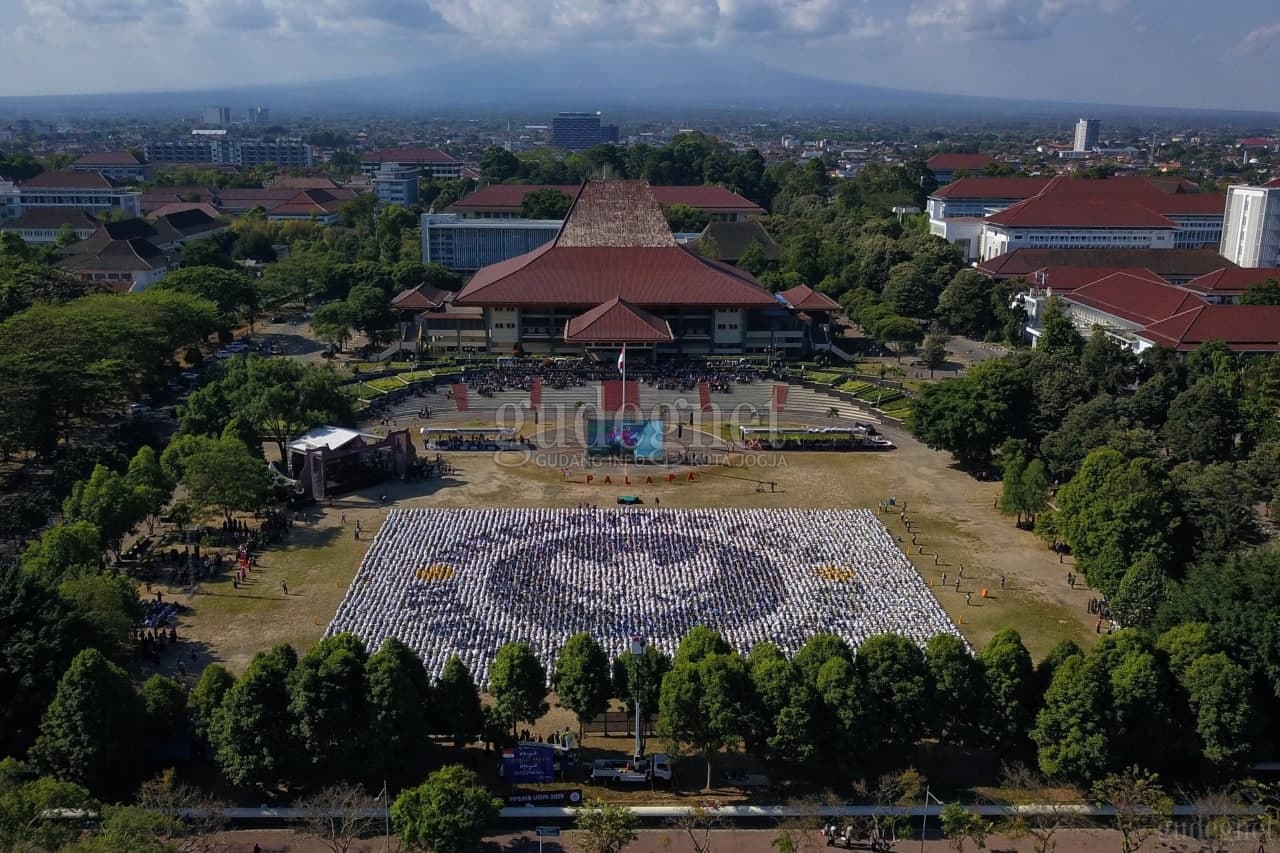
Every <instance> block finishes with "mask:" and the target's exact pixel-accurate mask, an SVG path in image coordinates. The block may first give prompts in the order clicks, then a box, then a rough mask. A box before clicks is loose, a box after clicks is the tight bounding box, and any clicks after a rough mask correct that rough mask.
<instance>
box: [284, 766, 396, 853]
mask: <svg viewBox="0 0 1280 853" xmlns="http://www.w3.org/2000/svg"><path fill="white" fill-rule="evenodd" d="M379 805H380V801H379V800H377V799H375V798H373V797H370V796H369V795H368V794H366V793H365V792H364V790H362V789H361V788H359V787H357V786H355V785H351V784H348V783H346V782H341V783H338V784H336V785H330V786H329V787H327V788H322V789H321V790H319V791H317V792H316V793H314V794H312V795H310V796H309V797H307V798H306V799H304V800H302V802H300V803H298V805H297V806H295V808H300V809H302V820H301V829H302V832H303V833H304V834H306V835H309V836H311V837H312V838H315V839H317V840H318V841H319V842H320V843H321V844H323V845H324V846H325V847H327V848H328V849H329V850H332V851H333V853H347V851H348V850H350V849H351V847H352V846H353V845H354V844H355V843H356V842H357V841H358V840H360V839H361V838H364V837H366V836H368V835H372V834H373V833H374V831H375V830H377V829H378V827H379V826H380V825H381V823H382V820H381V816H380V814H379V813H380V812H381V809H380V808H379Z"/></svg>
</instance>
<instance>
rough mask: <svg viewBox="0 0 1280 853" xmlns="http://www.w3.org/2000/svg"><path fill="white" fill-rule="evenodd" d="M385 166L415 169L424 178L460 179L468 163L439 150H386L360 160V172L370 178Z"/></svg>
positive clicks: (370, 154) (406, 148)
mask: <svg viewBox="0 0 1280 853" xmlns="http://www.w3.org/2000/svg"><path fill="white" fill-rule="evenodd" d="M383 166H391V167H393V168H396V169H414V170H416V171H417V173H418V174H419V175H420V176H422V177H424V178H460V177H462V172H463V169H464V168H465V167H466V163H464V162H463V161H461V160H458V159H456V158H455V157H452V156H450V155H449V154H446V153H445V152H443V151H441V150H439V149H437V148H417V147H413V146H405V147H401V148H385V149H383V150H382V151H373V152H371V153H369V154H365V155H364V156H363V157H362V158H361V160H360V171H362V172H364V173H365V174H366V175H368V176H369V177H373V175H374V174H375V173H376V172H379V171H381V170H382V167H383Z"/></svg>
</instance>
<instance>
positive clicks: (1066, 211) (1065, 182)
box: [944, 177, 1225, 261]
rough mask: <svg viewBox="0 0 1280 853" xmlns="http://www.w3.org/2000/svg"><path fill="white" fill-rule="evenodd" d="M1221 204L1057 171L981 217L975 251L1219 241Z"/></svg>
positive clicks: (982, 254) (1218, 199)
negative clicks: (1031, 193) (1027, 193)
mask: <svg viewBox="0 0 1280 853" xmlns="http://www.w3.org/2000/svg"><path fill="white" fill-rule="evenodd" d="M992 180H1001V179H998V178H997V179H992ZM944 189H945V188H944ZM1224 206H1225V199H1224V198H1223V197H1222V196H1218V195H1213V194H1209V193H1186V192H1165V191H1163V190H1162V189H1160V188H1158V187H1156V186H1155V185H1153V184H1151V183H1150V182H1148V181H1146V180H1144V179H1142V178H1134V177H1125V178H1111V179H1108V180H1085V179H1079V178H1069V177H1057V178H1053V179H1052V180H1050V181H1049V183H1048V184H1046V185H1045V187H1044V189H1042V190H1041V191H1040V192H1039V193H1037V194H1035V195H1034V196H1031V197H1030V198H1027V199H1025V200H1023V201H1020V202H1018V203H1016V204H1013V205H1010V206H1009V207H1006V208H1004V209H1003V210H999V211H996V212H994V213H991V214H990V215H984V216H983V218H982V222H981V231H980V235H979V249H978V257H979V258H980V259H981V260H983V261H986V260H990V259H991V258H994V257H997V256H999V255H1002V254H1004V253H1006V252H1008V251H1010V250H1012V249H1017V248H1032V249H1051V248H1081V249H1086V248H1088V249H1101V248H1151V249H1174V248H1197V247H1204V246H1217V245H1218V242H1219V241H1220V240H1221V233H1222V221H1223V216H1222V211H1223V208H1224Z"/></svg>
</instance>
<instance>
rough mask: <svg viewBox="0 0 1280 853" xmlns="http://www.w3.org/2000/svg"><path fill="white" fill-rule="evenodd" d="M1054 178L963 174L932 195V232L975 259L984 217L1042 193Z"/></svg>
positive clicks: (967, 257) (928, 207)
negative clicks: (992, 176)
mask: <svg viewBox="0 0 1280 853" xmlns="http://www.w3.org/2000/svg"><path fill="white" fill-rule="evenodd" d="M935 156H942V155H935ZM947 156H950V157H956V156H970V157H971V156H974V155H947ZM934 174H937V173H936V172H935V173H934ZM1051 180H1052V178H1039V177H1036V178H1023V177H1008V178H988V177H963V178H960V179H959V180H956V181H953V182H950V183H947V184H946V185H945V186H941V187H939V188H938V189H937V190H935V191H934V192H933V194H932V195H930V196H929V200H928V203H927V210H928V213H929V233H931V234H933V235H935V236H938V237H941V238H942V239H944V240H946V241H947V242H948V243H953V244H955V245H956V246H958V247H959V248H960V250H961V251H962V252H963V253H964V258H965V260H966V261H973V260H976V259H977V258H978V257H979V254H980V251H979V249H980V246H981V242H982V225H983V222H984V217H986V216H990V215H991V214H994V213H999V212H1000V211H1002V210H1005V209H1007V208H1009V207H1012V206H1013V205H1015V204H1017V203H1018V202H1020V201H1025V200H1027V199H1029V198H1032V197H1034V196H1036V195H1039V194H1040V193H1041V192H1043V191H1044V188H1045V187H1046V186H1048V185H1049V182H1050V181H1051Z"/></svg>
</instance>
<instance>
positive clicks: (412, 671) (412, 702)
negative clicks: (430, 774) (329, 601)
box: [365, 637, 436, 778]
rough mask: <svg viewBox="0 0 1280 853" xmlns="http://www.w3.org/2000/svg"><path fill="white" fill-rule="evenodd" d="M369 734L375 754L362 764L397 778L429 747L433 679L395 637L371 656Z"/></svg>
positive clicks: (409, 649) (368, 666)
mask: <svg viewBox="0 0 1280 853" xmlns="http://www.w3.org/2000/svg"><path fill="white" fill-rule="evenodd" d="M365 669H366V671H367V672H368V677H369V735H368V738H367V739H366V740H367V745H368V746H369V747H370V748H371V752H372V753H376V760H374V758H373V756H370V758H369V759H366V763H368V764H369V766H370V767H372V768H374V769H380V770H381V772H382V775H383V778H389V777H396V776H399V775H401V774H402V773H403V770H404V768H411V767H419V766H421V764H422V762H423V761H424V760H425V758H426V753H427V750H428V748H429V746H430V735H431V728H432V721H433V719H434V717H435V713H434V712H435V710H436V709H435V708H434V704H435V703H434V700H433V697H432V694H431V682H430V681H429V680H428V678H427V671H426V669H425V668H424V667H423V665H422V659H421V658H419V657H418V655H417V654H416V653H415V652H414V651H413V649H411V648H409V647H408V646H406V645H405V644H404V643H402V642H401V641H400V640H398V639H396V638H395V637H388V638H387V639H386V640H384V641H383V643H382V647H381V648H380V649H378V651H376V652H375V653H374V654H373V655H371V656H370V657H369V662H368V664H367V665H366V667H365Z"/></svg>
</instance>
